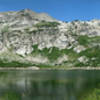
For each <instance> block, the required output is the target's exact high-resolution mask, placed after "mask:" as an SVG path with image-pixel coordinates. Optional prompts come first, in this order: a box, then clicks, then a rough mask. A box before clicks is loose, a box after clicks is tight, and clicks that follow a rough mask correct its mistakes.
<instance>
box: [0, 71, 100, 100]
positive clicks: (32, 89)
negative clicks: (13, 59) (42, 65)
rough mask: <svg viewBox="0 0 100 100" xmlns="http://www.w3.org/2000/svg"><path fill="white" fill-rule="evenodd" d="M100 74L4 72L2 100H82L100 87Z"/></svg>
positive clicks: (0, 82) (96, 72)
mask: <svg viewBox="0 0 100 100" xmlns="http://www.w3.org/2000/svg"><path fill="white" fill-rule="evenodd" d="M14 73H15V74H14ZM47 74H48V75H47ZM99 75H100V72H99V71H83V72H81V71H49V72H48V71H33V72H32V71H28V72H27V71H26V72H25V71H23V72H18V71H13V72H9V71H8V72H2V74H1V75H0V100H33V99H34V100H45V99H46V100H81V99H82V98H83V96H84V95H86V94H89V93H88V91H89V92H91V91H92V90H93V89H94V88H98V84H100V78H99ZM93 77H95V78H93ZM97 96H99V95H97ZM80 98H81V99H80ZM83 100H84V99H83Z"/></svg>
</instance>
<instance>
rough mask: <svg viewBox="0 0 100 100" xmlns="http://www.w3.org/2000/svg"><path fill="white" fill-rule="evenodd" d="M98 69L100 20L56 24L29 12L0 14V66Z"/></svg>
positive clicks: (54, 21)
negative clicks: (84, 67)
mask: <svg viewBox="0 0 100 100" xmlns="http://www.w3.org/2000/svg"><path fill="white" fill-rule="evenodd" d="M32 65H37V66H66V67H67V66H68V67H83V66H86V67H87V66H90V67H100V20H96V19H94V20H91V21H78V20H75V21H72V22H62V21H58V20H56V19H54V18H52V17H50V16H49V15H48V14H45V13H36V12H33V11H31V10H30V9H24V10H21V11H17V12H14V11H10V12H3V13H0V67H25V66H32Z"/></svg>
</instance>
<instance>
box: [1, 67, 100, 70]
mask: <svg viewBox="0 0 100 100" xmlns="http://www.w3.org/2000/svg"><path fill="white" fill-rule="evenodd" d="M0 70H100V67H67V68H39V67H37V66H32V67H0Z"/></svg>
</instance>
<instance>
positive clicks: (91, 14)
mask: <svg viewBox="0 0 100 100" xmlns="http://www.w3.org/2000/svg"><path fill="white" fill-rule="evenodd" d="M25 8H29V9H32V10H33V11H35V12H46V13H48V14H49V15H51V16H52V17H54V18H56V19H59V20H63V21H72V20H76V19H79V20H91V19H100V0H0V12H3V11H17V10H21V9H25Z"/></svg>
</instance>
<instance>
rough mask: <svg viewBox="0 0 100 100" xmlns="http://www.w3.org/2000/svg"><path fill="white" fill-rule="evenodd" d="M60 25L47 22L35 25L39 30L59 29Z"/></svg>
mask: <svg viewBox="0 0 100 100" xmlns="http://www.w3.org/2000/svg"><path fill="white" fill-rule="evenodd" d="M59 24H60V23H58V22H45V21H42V22H40V23H37V24H36V25H35V27H37V28H43V27H57V26H58V25H59Z"/></svg>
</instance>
